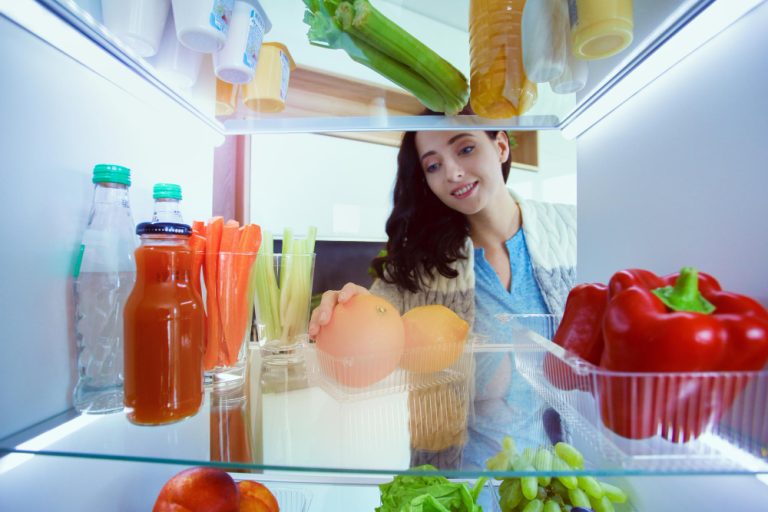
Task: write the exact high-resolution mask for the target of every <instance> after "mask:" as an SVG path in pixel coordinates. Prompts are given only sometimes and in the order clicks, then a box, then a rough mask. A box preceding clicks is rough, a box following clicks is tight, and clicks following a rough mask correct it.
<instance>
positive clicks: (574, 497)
mask: <svg viewBox="0 0 768 512" xmlns="http://www.w3.org/2000/svg"><path fill="white" fill-rule="evenodd" d="M568 497H569V498H570V499H571V505H573V506H574V507H584V508H590V507H591V506H592V505H591V504H590V503H589V498H588V497H587V494H586V493H585V492H584V491H582V490H581V489H569V490H568Z"/></svg>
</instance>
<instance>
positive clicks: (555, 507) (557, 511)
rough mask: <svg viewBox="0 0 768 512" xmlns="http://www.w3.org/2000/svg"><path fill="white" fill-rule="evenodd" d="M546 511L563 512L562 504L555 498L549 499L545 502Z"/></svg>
mask: <svg viewBox="0 0 768 512" xmlns="http://www.w3.org/2000/svg"><path fill="white" fill-rule="evenodd" d="M544 512H563V509H561V508H560V504H559V503H558V502H556V501H554V500H547V501H545V502H544Z"/></svg>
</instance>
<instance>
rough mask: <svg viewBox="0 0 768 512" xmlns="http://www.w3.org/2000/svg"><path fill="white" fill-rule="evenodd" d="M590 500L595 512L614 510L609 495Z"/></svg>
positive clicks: (612, 511)
mask: <svg viewBox="0 0 768 512" xmlns="http://www.w3.org/2000/svg"><path fill="white" fill-rule="evenodd" d="M589 502H590V503H591V504H592V510H594V511H595V512H614V508H613V503H611V500H609V499H608V496H603V497H602V498H590V499H589Z"/></svg>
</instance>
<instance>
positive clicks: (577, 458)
mask: <svg viewBox="0 0 768 512" xmlns="http://www.w3.org/2000/svg"><path fill="white" fill-rule="evenodd" d="M555 453H556V454H557V456H558V457H560V458H561V459H563V460H564V461H565V462H566V463H567V464H568V465H569V466H571V467H572V468H574V469H584V456H583V455H582V454H581V452H580V451H579V450H577V449H576V448H574V447H573V446H571V445H570V444H568V443H557V444H556V445H555Z"/></svg>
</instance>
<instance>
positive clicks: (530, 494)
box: [520, 476, 539, 500]
mask: <svg viewBox="0 0 768 512" xmlns="http://www.w3.org/2000/svg"><path fill="white" fill-rule="evenodd" d="M520 487H521V488H522V490H523V496H525V497H526V498H528V499H529V500H533V499H536V497H537V496H538V495H539V481H538V480H537V479H536V477H535V476H524V477H522V478H520Z"/></svg>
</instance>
